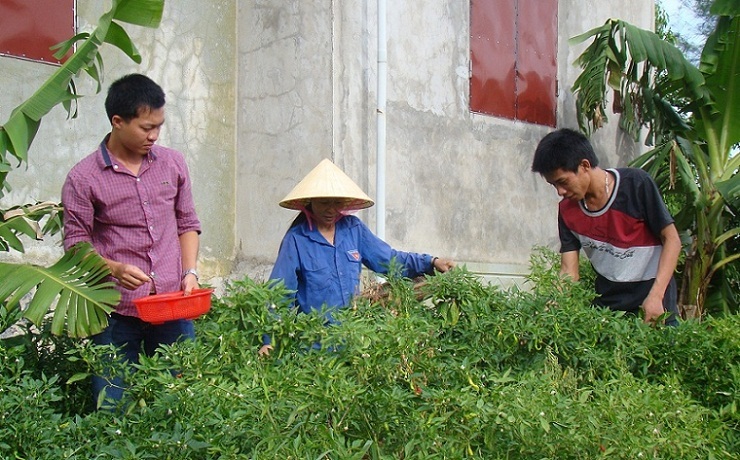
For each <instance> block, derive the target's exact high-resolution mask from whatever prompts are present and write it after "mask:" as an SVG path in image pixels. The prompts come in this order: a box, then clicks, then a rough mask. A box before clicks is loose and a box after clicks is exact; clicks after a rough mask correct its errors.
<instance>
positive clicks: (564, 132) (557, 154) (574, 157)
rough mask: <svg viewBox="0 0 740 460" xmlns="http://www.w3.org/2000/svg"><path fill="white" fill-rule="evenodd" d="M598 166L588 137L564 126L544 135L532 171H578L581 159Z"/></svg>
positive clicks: (535, 154)
mask: <svg viewBox="0 0 740 460" xmlns="http://www.w3.org/2000/svg"><path fill="white" fill-rule="evenodd" d="M583 160H588V161H589V163H591V166H592V167H594V166H598V165H599V159H598V158H596V154H595V153H594V148H593V147H592V146H591V142H589V140H588V138H587V137H586V136H584V135H583V134H581V133H580V132H578V131H574V130H572V129H568V128H563V129H559V130H557V131H553V132H551V133H550V134H548V135H547V136H545V137H543V138H542V140H541V141H540V143H539V144H538V145H537V150H535V152H534V160H532V172H536V173H540V174H548V173H551V172H553V171H556V170H558V169H563V170H565V171H571V172H577V171H578V165H580V164H581V161H583Z"/></svg>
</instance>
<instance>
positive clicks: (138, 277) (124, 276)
mask: <svg viewBox="0 0 740 460" xmlns="http://www.w3.org/2000/svg"><path fill="white" fill-rule="evenodd" d="M106 262H107V264H108V269H110V272H111V274H112V275H113V277H114V278H115V279H117V280H118V284H120V285H121V286H123V287H124V288H126V289H128V290H131V291H133V290H134V289H136V288H138V287H139V286H141V285H142V284H144V283H148V282H149V281H151V279H150V278H149V275H147V274H146V273H144V272H143V271H141V269H140V268H139V267H137V266H135V265H131V264H124V263H121V262H115V261H112V260H107V259H106Z"/></svg>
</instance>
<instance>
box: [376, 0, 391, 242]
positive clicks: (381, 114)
mask: <svg viewBox="0 0 740 460" xmlns="http://www.w3.org/2000/svg"><path fill="white" fill-rule="evenodd" d="M385 26H386V0H378V110H377V116H378V120H377V121H378V133H377V135H378V139H377V150H378V151H377V155H376V159H377V173H376V175H377V176H376V181H377V183H376V187H375V188H376V195H377V196H376V197H375V213H376V225H377V228H376V234H377V235H378V237H379V238H381V239H385V151H386V147H385V138H386V133H385V125H386V117H385V106H386V79H387V74H388V47H387V43H386V40H387V38H386V27H385Z"/></svg>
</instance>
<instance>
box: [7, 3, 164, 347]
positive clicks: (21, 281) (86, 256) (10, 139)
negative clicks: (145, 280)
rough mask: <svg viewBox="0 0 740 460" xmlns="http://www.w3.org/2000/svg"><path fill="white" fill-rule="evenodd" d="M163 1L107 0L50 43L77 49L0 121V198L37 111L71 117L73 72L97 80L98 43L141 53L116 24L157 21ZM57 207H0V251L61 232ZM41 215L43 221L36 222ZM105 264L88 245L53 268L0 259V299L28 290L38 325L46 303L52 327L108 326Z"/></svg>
mask: <svg viewBox="0 0 740 460" xmlns="http://www.w3.org/2000/svg"><path fill="white" fill-rule="evenodd" d="M163 10H164V0H113V3H112V5H111V8H110V10H108V11H107V12H106V13H105V14H103V15H102V16H101V17H100V19H99V20H98V25H97V27H96V28H95V29H94V30H93V31H92V32H90V33H88V32H84V33H80V34H77V35H75V36H74V37H72V38H70V39H69V40H67V41H65V42H62V43H60V44H59V45H57V46H56V48H57V51H56V53H55V57H57V58H59V59H63V58H64V56H66V55H67V54H68V53H69V52H70V51H71V50H73V49H74V47H75V46H76V49H75V50H74V52H73V53H72V54H71V55H70V56H69V57H68V58H66V60H65V61H64V63H63V64H62V65H61V66H60V67H59V68H58V69H57V70H56V71H55V72H54V73H53V74H52V75H51V76H50V77H49V79H47V80H46V81H45V82H44V83H43V84H42V86H41V87H40V88H39V89H38V90H37V91H36V92H35V93H34V94H33V95H32V96H31V97H30V98H28V99H27V100H26V101H25V102H23V103H22V104H21V105H19V106H18V107H16V108H15V109H13V111H12V112H11V114H10V117H9V118H8V120H7V121H6V122H5V123H4V124H3V125H0V197H2V196H4V192H5V191H6V190H8V189H9V184H8V182H7V176H8V174H9V173H10V172H11V171H12V170H13V167H14V166H13V164H12V163H11V161H13V160H15V161H13V162H17V166H16V167H18V166H20V165H21V164H22V163H23V162H27V161H28V152H29V148H30V146H31V144H32V142H33V139H34V137H35V136H36V133H37V132H38V130H39V127H40V125H41V120H42V118H43V117H44V116H45V115H46V114H47V113H49V111H51V109H53V108H54V107H56V106H57V105H60V104H61V105H62V106H63V107H64V108H65V109H66V111H67V115H68V117H69V118H74V117H75V116H76V115H77V110H76V104H75V102H76V100H77V99H78V98H79V97H81V96H80V95H79V94H78V93H77V91H76V85H75V78H78V77H80V76H81V74H82V73H83V72H84V73H86V74H87V75H88V76H89V77H91V78H92V79H93V80H94V81H95V82H96V83H97V90H96V91H97V92H100V90H101V87H102V75H103V60H102V57H101V55H100V48H101V47H102V46H103V45H104V44H106V43H107V44H109V45H113V46H116V47H117V48H119V49H120V50H121V51H123V52H124V53H125V54H126V55H127V56H128V57H129V58H131V59H132V60H133V61H134V62H136V63H141V55H140V54H139V52H138V50H137V49H136V46H135V45H134V43H133V41H132V40H131V38H130V37H129V35H128V33H127V32H126V30H125V29H124V28H123V26H122V25H121V23H128V24H133V25H138V26H143V27H151V28H156V27H159V24H160V22H161V19H162V12H163ZM60 210H61V207H60V205H59V204H56V203H48V202H45V203H36V204H32V205H31V204H27V205H20V206H14V207H12V208H10V209H7V210H0V214H1V215H2V220H1V221H0V251H5V252H8V251H10V250H11V249H12V250H15V251H19V252H24V249H25V248H24V246H23V241H22V239H21V238H24V237H30V238H32V239H40V238H42V237H43V236H44V235H53V234H56V233H58V232H59V229H60V219H59V215H58V212H59V211H60ZM42 221H45V224H44V225H43V226H42V225H41V222H42ZM108 274H109V271H108V269H107V267H106V265H105V262H104V261H103V259H102V258H101V257H100V256H99V255H98V254H97V253H95V251H94V250H93V249H92V247H91V246H89V245H83V246H81V247H75V248H72V249H71V250H70V251H68V252H66V253H65V254H64V256H63V257H62V258H61V259H60V260H59V261H58V262H57V263H56V264H54V265H53V266H52V267H48V268H45V267H39V266H34V265H30V264H12V263H2V264H0V302H2V303H5V304H6V307H7V308H21V299H22V298H24V297H26V296H30V298H31V300H30V303H29V305H28V308H27V309H26V310H24V316H25V317H26V318H27V319H29V320H31V321H32V322H34V323H35V324H39V323H40V322H41V321H42V320H43V318H44V317H45V316H46V314H47V313H49V312H50V311H51V310H53V311H54V313H53V315H54V316H53V319H52V332H53V333H55V334H63V333H64V332H65V331H66V333H67V335H69V336H71V337H86V336H89V335H92V334H96V333H98V332H100V331H102V330H103V329H104V328H105V326H107V313H109V312H111V311H112V308H113V307H114V306H115V305H116V304H117V303H118V300H119V299H120V294H119V293H118V291H116V290H115V289H113V285H112V284H111V283H107V282H104V281H103V280H104V279H105V276H106V275H108Z"/></svg>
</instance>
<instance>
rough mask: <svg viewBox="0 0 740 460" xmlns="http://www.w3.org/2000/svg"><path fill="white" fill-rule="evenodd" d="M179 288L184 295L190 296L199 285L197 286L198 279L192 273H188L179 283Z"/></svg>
mask: <svg viewBox="0 0 740 460" xmlns="http://www.w3.org/2000/svg"><path fill="white" fill-rule="evenodd" d="M180 286H181V287H182V290H183V291H184V294H185V295H190V293H191V292H193V289H198V287H199V286H200V285H199V284H198V278H196V277H195V275H193V274H192V273H188V274H187V275H185V277H184V278H183V279H182V281H181V282H180Z"/></svg>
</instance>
